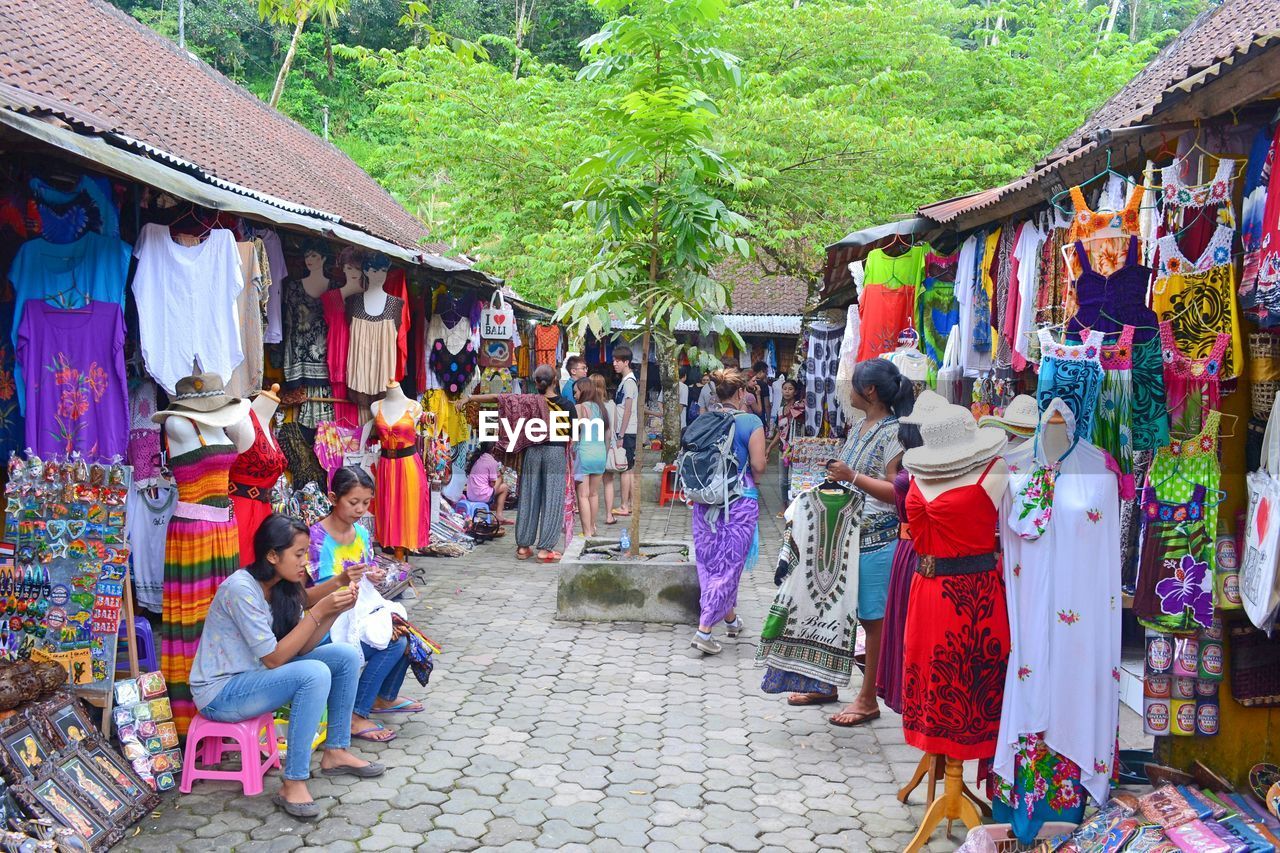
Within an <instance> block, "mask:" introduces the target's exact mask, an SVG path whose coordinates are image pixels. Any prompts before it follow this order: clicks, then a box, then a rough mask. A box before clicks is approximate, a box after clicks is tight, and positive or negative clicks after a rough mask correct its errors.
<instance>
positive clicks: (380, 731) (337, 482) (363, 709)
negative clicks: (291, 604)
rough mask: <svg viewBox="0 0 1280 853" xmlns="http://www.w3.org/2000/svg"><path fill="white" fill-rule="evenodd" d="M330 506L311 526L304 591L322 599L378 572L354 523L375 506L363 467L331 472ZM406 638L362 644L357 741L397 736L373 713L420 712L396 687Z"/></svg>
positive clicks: (354, 725) (354, 726)
mask: <svg viewBox="0 0 1280 853" xmlns="http://www.w3.org/2000/svg"><path fill="white" fill-rule="evenodd" d="M329 488H330V491H329V501H330V502H331V503H332V504H333V510H332V511H331V512H330V513H329V514H328V515H327V516H325V517H324V518H323V519H321V520H320V521H317V522H316V523H315V524H313V525H311V565H312V566H313V569H312V571H314V572H315V580H316V581H317V584H316V585H315V586H313V587H312V588H311V590H315V591H316V592H312V591H310V590H309V591H308V596H307V597H308V600H310V599H311V597H312V596H315V597H322V596H323V595H324V592H323V590H324V584H326V583H332V582H333V581H334V579H335V578H336V579H339V580H340V581H341V582H349V583H350V584H352V585H358V584H359V580H360V577H361V576H362V575H366V574H367V575H368V576H369V579H370V580H372V581H374V582H377V581H378V580H380V579H381V578H380V577H378V575H380V574H381V573H380V572H378V571H377V570H375V569H374V568H373V548H372V546H371V545H370V543H369V531H368V529H366V528H365V527H362V526H361V525H359V524H357V523H356V522H357V521H359V520H360V519H361V518H363V517H364V516H365V514H366V513H368V512H369V506H370V504H372V503H373V478H371V477H370V476H369V474H368V473H367V472H366V471H365V470H364V469H363V468H357V467H354V466H352V467H346V468H339V469H338V470H337V471H334V472H333V479H332V480H331V481H330V487H329ZM407 642H408V641H407V640H405V638H404V637H395V638H394V639H392V641H391V643H390V644H389V645H388V646H387V647H386V648H385V649H376V648H374V647H373V646H371V645H369V644H368V643H361V644H360V648H361V651H362V652H364V660H365V665H364V672H362V673H361V674H360V685H359V688H358V689H357V690H356V701H355V708H354V709H353V711H352V714H351V736H352V737H354V738H359V739H360V740H372V741H377V742H379V743H386V742H387V741H389V740H394V739H395V737H396V733H395V732H393V731H391V730H390V729H388V728H387V727H385V726H383V725H382V724H381V723H378V722H375V721H374V720H371V719H369V717H370V715H371V714H396V713H404V714H412V713H414V712H415V711H421V710H422V703H420V702H415V701H414V700H412V699H403V698H401V697H400V687H401V685H403V684H404V677H405V674H406V673H407V672H408V671H409V658H408V657H406V656H405V653H404V650H405V646H406V644H407Z"/></svg>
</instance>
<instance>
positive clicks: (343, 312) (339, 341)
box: [320, 288, 351, 400]
mask: <svg viewBox="0 0 1280 853" xmlns="http://www.w3.org/2000/svg"><path fill="white" fill-rule="evenodd" d="M320 303H321V305H322V306H323V310H324V322H325V326H326V327H327V329H328V331H327V332H326V335H327V341H328V344H327V348H328V362H329V384H330V385H331V386H332V388H333V396H334V397H335V398H336V399H339V400H345V399H347V351H348V350H349V349H350V347H351V329H350V327H349V326H348V325H347V306H346V304H345V302H344V300H343V298H342V291H341V290H340V289H337V288H335V289H333V290H330V291H326V292H325V294H324V296H322V297H320Z"/></svg>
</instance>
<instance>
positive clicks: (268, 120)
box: [0, 0, 447, 254]
mask: <svg viewBox="0 0 1280 853" xmlns="http://www.w3.org/2000/svg"><path fill="white" fill-rule="evenodd" d="M2 84H8V85H9V86H12V87H14V88H16V89H19V90H22V91H23V92H25V93H27V95H28V98H29V100H31V101H33V102H35V103H36V104H39V105H44V106H46V108H47V105H48V104H49V103H50V102H52V103H56V104H62V105H65V110H62V111H59V110H56V109H54V110H51V111H52V112H54V113H55V114H69V115H70V116H71V117H72V118H73V120H74V121H77V122H79V123H86V119H92V122H91V126H92V127H93V129H96V130H99V131H111V132H114V133H118V134H121V135H123V136H127V137H131V138H132V139H134V140H137V141H139V142H142V143H145V144H146V145H150V146H154V147H155V148H158V149H160V150H161V151H163V152H167V153H168V154H172V155H174V156H176V157H179V158H182V159H184V160H187V161H189V162H190V163H193V164H195V165H197V166H199V167H200V168H201V169H202V170H204V171H205V172H207V173H210V174H212V175H214V176H216V177H217V178H221V179H222V180H225V181H230V182H232V183H234V184H238V185H240V186H243V187H245V188H248V189H251V190H253V191H255V192H260V193H265V194H267V195H270V196H274V197H276V198H278V199H281V200H283V201H285V202H289V203H292V204H294V205H300V206H303V207H307V208H313V209H315V210H318V211H322V212H324V213H328V214H333V215H336V216H338V217H340V218H341V220H342V221H343V222H344V223H345V224H347V225H349V226H351V227H354V228H358V229H360V230H363V231H366V232H368V233H370V234H373V235H375V236H377V237H381V238H382V239H384V240H388V241H390V242H393V243H397V244H399V245H401V246H405V247H409V248H422V249H424V250H425V251H428V252H434V253H441V254H443V251H442V250H445V249H447V247H445V246H442V245H440V244H434V245H429V246H423V245H422V242H423V241H424V240H425V239H426V238H427V229H426V227H425V226H424V225H423V224H422V223H421V222H419V221H418V220H417V219H415V218H414V217H413V216H411V215H410V214H409V213H408V212H407V211H406V210H405V209H404V208H402V207H401V206H400V205H399V204H398V203H397V202H396V201H395V199H393V198H392V197H391V195H390V194H389V193H388V192H387V191H386V190H384V189H383V188H382V187H381V186H379V185H378V183H377V181H375V180H374V179H373V178H372V177H370V176H369V175H368V174H366V173H365V172H364V171H363V170H362V169H361V168H360V167H359V166H357V165H356V164H355V163H354V162H353V161H352V160H351V159H350V158H348V157H347V156H346V155H345V154H343V153H342V152H341V151H339V150H338V149H337V148H336V147H335V146H333V145H331V144H329V143H327V142H325V141H324V140H322V139H320V138H319V137H317V136H316V135H315V134H313V133H311V132H310V131H308V130H307V129H306V128H304V127H302V126H301V125H299V124H297V123H295V122H293V121H291V120H289V119H287V118H285V117H284V116H283V115H281V114H280V113H278V112H277V111H275V110H273V109H271V108H270V107H268V106H267V105H266V104H265V103H263V102H262V101H261V100H259V99H258V98H256V97H254V96H253V95H252V94H250V93H249V92H247V91H245V90H244V89H241V88H240V87H239V86H237V85H235V84H234V83H232V82H231V81H230V80H228V79H226V78H225V77H223V76H222V75H221V74H219V73H218V72H216V71H214V70H213V69H212V68H210V67H209V66H207V65H205V64H204V63H203V62H201V61H200V60H198V59H195V58H194V57H192V56H190V55H188V54H187V53H185V52H184V51H181V50H179V49H178V47H177V46H176V45H174V44H172V43H171V42H169V41H168V40H167V39H165V38H163V37H161V36H159V35H157V34H156V33H154V32H152V31H151V30H149V29H147V28H146V27H145V26H143V25H142V24H140V23H138V22H137V21H135V20H133V18H131V17H129V16H128V15H126V14H124V13H123V12H121V11H119V10H117V9H115V8H114V7H112V6H111V5H109V4H108V3H106V2H105V0H59V2H50V0H0V85H2Z"/></svg>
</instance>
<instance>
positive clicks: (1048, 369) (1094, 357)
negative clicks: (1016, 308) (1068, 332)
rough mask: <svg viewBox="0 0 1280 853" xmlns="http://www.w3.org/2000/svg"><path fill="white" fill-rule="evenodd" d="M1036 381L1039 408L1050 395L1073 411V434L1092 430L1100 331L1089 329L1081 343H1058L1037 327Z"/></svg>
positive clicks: (1098, 384) (1044, 408)
mask: <svg viewBox="0 0 1280 853" xmlns="http://www.w3.org/2000/svg"><path fill="white" fill-rule="evenodd" d="M1039 335H1040V353H1041V361H1040V381H1039V383H1038V384H1037V385H1036V402H1037V403H1038V404H1039V407H1040V411H1041V412H1045V411H1048V408H1049V404H1050V403H1051V402H1052V401H1053V400H1054V398H1059V399H1061V400H1062V401H1063V402H1064V403H1066V404H1067V406H1068V407H1069V408H1070V409H1071V411H1072V412H1073V413H1074V414H1075V418H1076V428H1075V437H1076V438H1080V437H1082V436H1087V435H1089V434H1090V433H1091V432H1092V431H1093V419H1094V415H1095V413H1096V412H1097V410H1098V394H1099V393H1100V392H1101V390H1102V363H1101V360H1100V357H1101V353H1102V341H1103V334H1102V332H1097V331H1092V332H1089V333H1088V334H1086V335H1085V336H1084V340H1083V342H1082V343H1078V344H1071V343H1059V342H1058V341H1056V340H1054V339H1053V336H1052V335H1051V334H1049V332H1048V330H1047V329H1040V330H1039Z"/></svg>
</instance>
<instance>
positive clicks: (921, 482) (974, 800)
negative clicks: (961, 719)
mask: <svg viewBox="0 0 1280 853" xmlns="http://www.w3.org/2000/svg"><path fill="white" fill-rule="evenodd" d="M988 464H989V463H988V462H986V461H983V462H982V464H980V465H977V466H975V467H974V468H972V469H971V470H969V471H966V472H965V473H963V474H959V475H956V476H954V477H938V478H933V479H928V480H925V479H922V478H920V477H918V476H916V477H914V479H915V483H916V488H917V489H919V490H920V494H921V495H923V496H924V499H925V500H927V501H933V500H935V499H936V498H937V497H938V496H939V495H942V494H944V493H946V492H949V491H951V490H952V489H959V488H963V487H964V486H972V485H975V484H977V482H978V480H980V479H981V480H982V490H983V491H984V492H986V493H987V496H988V497H989V498H991V503H992V505H994V506H996V507H999V506H1000V500H1001V498H1002V497H1003V496H1004V492H1005V489H1007V488H1008V487H1009V466H1008V465H1006V464H1005V461H1004V460H1003V459H999V458H998V459H996V461H995V464H993V465H992V466H991V470H989V471H987V465H988ZM984 471H986V478H985V479H984V478H983V472H984ZM913 476H914V475H913ZM940 771H941V772H942V773H943V774H944V776H945V779H944V782H943V790H942V798H941V799H934V786H935V784H936V782H937V779H938V774H939V772H940ZM926 773H927V774H928V779H929V782H928V784H929V788H928V800H927V802H928V804H929V809H928V811H927V812H925V816H924V820H922V821H921V822H920V828H919V829H918V830H917V831H916V834H915V837H914V838H912V839H911V844H910V845H909V846H908V847H907V853H915V851H918V850H919V849H920V848H921V847H923V846H924V845H925V844H926V843H928V841H929V836H930V835H932V834H933V830H934V828H935V827H937V825H938V824H939V823H941V822H942V821H943V820H944V819H945V820H946V821H947V831H948V833H950V830H951V823H952V821H954V820H956V819H957V818H958V819H960V820H962V821H963V822H964V824H965V826H966V827H968V828H970V829H972V828H973V827H975V826H977V825H978V824H980V823H981V822H982V818H981V816H980V815H979V811H978V810H979V808H980V809H981V810H982V813H983V814H986V815H988V816H989V815H990V807H988V806H987V805H986V804H985V803H983V802H982V801H981V800H979V799H978V797H977V796H976V795H975V794H974V793H973V792H972V791H970V790H969V788H968V787H967V786H966V785H965V784H964V762H962V761H958V760H956V759H954V758H946V759H945V761H944V758H943V756H942V755H935V754H932V753H926V754H925V755H923V756H921V757H920V763H919V765H918V766H917V767H916V772H915V775H914V776H913V777H912V780H911V782H909V783H908V784H907V785H906V786H905V787H904V788H902V789H901V790H900V791H899V792H898V799H899V800H900V801H902V802H904V803H905V802H906V801H907V796H908V795H909V794H910V793H911V791H912V790H914V789H915V787H916V786H917V785H918V784H920V781H921V780H922V779H923V778H924V777H925V775H926ZM975 804H976V805H975Z"/></svg>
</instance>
